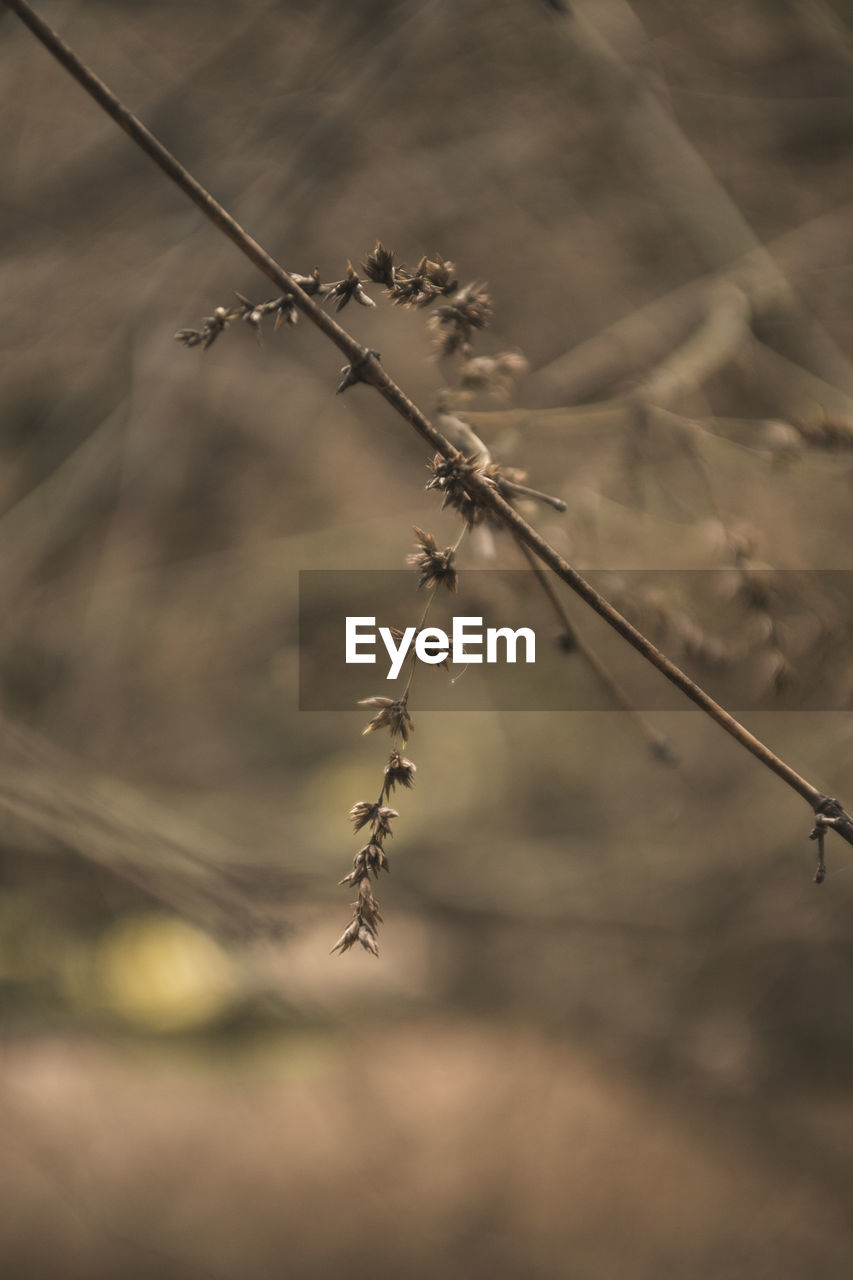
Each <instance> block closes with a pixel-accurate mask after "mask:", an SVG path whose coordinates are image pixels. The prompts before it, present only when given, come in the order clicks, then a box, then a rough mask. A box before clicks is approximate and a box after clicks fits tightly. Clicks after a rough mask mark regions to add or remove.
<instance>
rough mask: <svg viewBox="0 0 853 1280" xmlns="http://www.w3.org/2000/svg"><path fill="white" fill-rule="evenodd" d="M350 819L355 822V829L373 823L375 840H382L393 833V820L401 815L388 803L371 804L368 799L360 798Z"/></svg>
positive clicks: (351, 811)
mask: <svg viewBox="0 0 853 1280" xmlns="http://www.w3.org/2000/svg"><path fill="white" fill-rule="evenodd" d="M349 816H350V820H351V822H352V824H353V830H355V831H360V830H361V828H362V827H366V826H367V824H368V823H370V824H371V833H372V835H373V839H374V840H381V839H383V838H384V837H385V836H390V834H391V822H392V820H393V819H394V818H398V817H399V816H400V815H399V814H398V813H397V810H396V809H389V808H388V807H387V806H386V805H381V804H378V803H377V804H371V803H370V802H369V801H368V800H359V802H358V804H354V805H353V807H352V808H351V809H350V811H349Z"/></svg>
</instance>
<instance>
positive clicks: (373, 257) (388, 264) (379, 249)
mask: <svg viewBox="0 0 853 1280" xmlns="http://www.w3.org/2000/svg"><path fill="white" fill-rule="evenodd" d="M361 269H362V271H363V272H364V274H365V275H366V276H367V278H368V280H372V281H373V282H374V284H384V285H385V286H386V287H387V288H389V289H392V288H393V287H394V274H395V272H394V254H393V253H392V252H391V250H390V249H386V248H385V245H384V244H383V243H382V242H381V240H377V241H376V248H375V249H374V250H373V252H372V253H370V254H368V256H367V258H366V260H365V261H364V262H363V263H362V264H361Z"/></svg>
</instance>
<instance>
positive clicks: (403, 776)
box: [385, 751, 417, 794]
mask: <svg viewBox="0 0 853 1280" xmlns="http://www.w3.org/2000/svg"><path fill="white" fill-rule="evenodd" d="M416 772H417V766H416V765H414V764H413V763H412V761H411V760H407V759H406V757H405V756H401V755H400V752H399V751H392V752H391V754H390V756H389V757H388V763H387V764H386V766H385V790H386V791H387V792H388V793H389V794H390V792H391V791H392V790H393V789H394V787H398V786H399V787H413V786H414V785H415V774H416Z"/></svg>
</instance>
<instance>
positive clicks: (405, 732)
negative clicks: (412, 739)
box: [358, 697, 415, 742]
mask: <svg viewBox="0 0 853 1280" xmlns="http://www.w3.org/2000/svg"><path fill="white" fill-rule="evenodd" d="M358 705H359V706H360V707H379V711H378V712H377V714H376V715H375V716H374V717H373V719H372V720H371V721H370V723H369V724H368V725H367V726H366V728H364V729H362V731H361V732H362V736H364V734H366V733H375V732H376V730H377V729H390V730H391V736H392V737H396V735H397V734H399V735H400V737H401V738H402V739H403V741H404V742H408V740H409V734H410V733H414V731H415V726H414V722H413V720H412V717H411V716H410V715H409V713H408V711H407V710H406V700H405V698H400V699H399V700H398V701H397V702H395V701H394V700H393V699H392V698H379V697H377V698H362V700H361V701H360V702H359V704H358Z"/></svg>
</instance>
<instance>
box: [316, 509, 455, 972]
mask: <svg viewBox="0 0 853 1280" xmlns="http://www.w3.org/2000/svg"><path fill="white" fill-rule="evenodd" d="M414 532H415V537H416V538H417V550H416V551H415V552H414V553H413V554H412V555H410V556H409V557H408V563H409V564H411V565H413V566H414V567H415V568H416V569H418V570H419V572H420V577H419V580H418V588H419V589H420V588H421V587H425V588H427V589H428V590H431V591H432V592H433V595H434V594H435V592H436V591H437V590H438V588H439V587H441V586H443V587H446V589H447V590H448V591H455V590H456V585H457V573H456V567H455V560H456V547H445V549H444V550H443V551H440V550H439V547H438V543H437V542H436V539H435V536H434V535H433V534H431V533H425V532H424V530H423V529H418V528H416V529H415V531H414ZM431 603H432V597H430V600H429V602H428V604H427V609H426V610H425V612H424V618H425V617H426V613H427V612H428V610H429V604H431ZM392 631H394V634H395V638H397V639H400V638H401V637H402V633H401V632H399V631H397V630H396V629H395V628H392ZM407 660H408V659H407ZM410 660H411V663H412V668H411V672H413V671H414V663H415V662H416V660H417V659H416V657H415V655H414V653H412V652H411V650H410ZM442 665H445V666H446V663H444V664H442ZM411 680H412V675H411V673H410V675H409V679H408V682H407V684H406V688H405V691H404V692H403V694H402V695H401V696H400V697H399V698H396V699H395V698H385V697H374V698H363V699H362V700H361V702H359V704H358V705H359V706H360V707H371V708H372V709H373V710H374V711H375V713H376V714H375V715H374V716H373V718H372V719H371V720H370V721H368V723H367V724H366V725H365V727H364V729H363V730H362V736H364V735H365V734H368V733H376V732H377V731H379V730H381V729H387V730H388V731H389V732H390V734H391V738H392V746H391V753H390V755H389V756H388V759H387V761H386V763H385V767H384V770H383V774H382V787H381V790H380V792H379V798H378V799H377V800H376V801H375V803H371V802H370V801H369V800H359V801H358V803H357V804H354V805H353V807H352V808H351V809H350V812H349V816H350V821H351V822H352V824H353V830H354V831H357V832H358V831H362V830H364V829H365V828H367V829H368V836H369V838H368V842H367V844H365V845H364V846H363V847H362V848H361V849H359V851H358V853H357V854H356V855H355V857H354V859H353V864H352V871H350V872H349V874H348V875H346V876H344V878H343V880H341V881H339V883H340V884H345V885H348V886H351V887H354V888H356V889H357V892H358V896H357V898H356V900H355V902H353V903H352V918H351V920H350V922H349V924H348V925H347V927H346V929H345V930H344V932H343V933H342V934H341V936H340V937H339V938H338V940H337V942H336V943H335V945H334V947H333V948H332V953H333V954H334V953H335V952H341V953H343V952H344V951H349V949H350V947H353V946H355V944H356V942H359V943H361V945H362V947H364V949H365V951H369V952H370V953H371V955H374V956H376V955H378V954H379V943H378V941H377V933H378V930H379V926H380V924H381V923H382V914H381V912H380V910H379V903H378V902H377V901H376V898H375V896H374V893H373V886H372V885H371V882H370V878H371V876H372V877H373V879H374V880H378V879H379V873H380V871H387V870H388V855H387V853H386V852H385V841H386V840H387V839H389V838H390V836H391V834H392V829H391V828H392V823H393V822H394V821H395V819H396V818H398V817H399V814H398V812H397V810H396V809H392V808H391V807H390V805H389V804H388V803H387V801H388V800H389V799H390V797H391V793H392V791H393V790H394V788H395V787H406V788H407V789H408V788H411V787H413V786H414V782H415V773H416V766H415V765H414V763H413V762H412V761H411V760H409V759H407V758H406V756H405V755H403V751H402V748H403V747H405V745H406V744H407V743H408V741H409V737H410V736H411V734H412V733H413V732H414V728H415V726H414V723H413V721H412V717H411V715H410V713H409V707H408V702H409V687H410V685H411Z"/></svg>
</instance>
